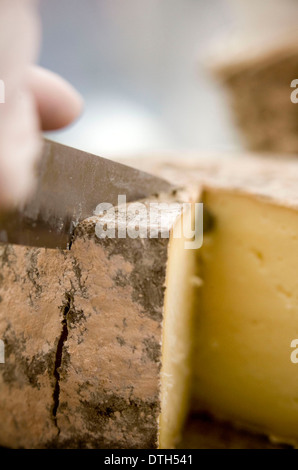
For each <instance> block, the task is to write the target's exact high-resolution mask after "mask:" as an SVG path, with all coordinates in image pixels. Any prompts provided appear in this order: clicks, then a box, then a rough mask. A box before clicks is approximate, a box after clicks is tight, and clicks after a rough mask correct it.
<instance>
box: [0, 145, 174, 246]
mask: <svg viewBox="0 0 298 470" xmlns="http://www.w3.org/2000/svg"><path fill="white" fill-rule="evenodd" d="M171 189H173V187H172V186H171V184H170V183H168V182H167V181H164V180H162V179H160V178H157V177H155V176H153V175H150V174H148V173H145V172H142V171H139V170H137V169H135V168H131V167H129V166H126V165H123V164H120V163H116V162H114V161H111V160H108V159H105V158H102V157H98V156H96V155H92V154H90V153H86V152H83V151H81V150H78V149H74V148H71V147H68V146H65V145H62V144H59V143H56V142H51V141H48V140H46V141H45V143H44V151H43V156H42V158H41V159H40V164H39V167H38V169H37V188H36V190H35V193H34V195H33V197H31V198H30V200H29V201H28V202H27V203H26V204H24V205H23V207H20V208H18V209H17V210H16V211H14V212H13V213H9V214H1V215H0V241H1V242H4V243H14V244H21V245H28V246H36V247H46V248H62V249H67V248H68V246H69V243H70V241H71V236H72V233H73V229H74V225H75V224H76V223H77V222H80V221H81V220H83V219H85V218H87V217H90V216H92V215H93V212H94V210H95V209H96V207H97V205H98V204H100V203H102V202H106V203H110V204H113V205H117V201H118V195H122V194H123V195H126V199H127V202H129V201H136V200H138V199H142V198H145V197H148V196H150V195H153V194H155V193H159V192H169V191H170V190H171Z"/></svg>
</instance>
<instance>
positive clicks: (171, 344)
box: [159, 210, 196, 449]
mask: <svg viewBox="0 0 298 470" xmlns="http://www.w3.org/2000/svg"><path fill="white" fill-rule="evenodd" d="M182 218H184V219H188V220H187V221H186V222H184V221H181V220H180V219H178V221H177V222H176V223H177V224H180V225H183V223H185V225H187V226H189V224H191V222H192V218H193V217H192V211H191V210H189V211H186V212H185V213H184V214H183V215H182ZM185 242H186V238H184V237H181V238H174V236H173V232H172V236H171V238H170V242H169V248H168V250H169V258H168V266H167V277H166V286H167V289H166V294H165V305H164V318H163V337H162V368H161V414H160V417H159V447H160V448H162V449H168V448H172V447H174V446H176V445H177V444H178V442H179V441H180V439H181V431H182V428H183V424H184V421H185V418H186V415H187V412H188V411H189V402H190V392H191V380H192V350H193V343H192V339H193V338H192V334H193V331H192V330H193V314H194V308H193V306H194V295H195V292H196V286H195V282H194V277H195V272H196V258H195V256H194V251H193V250H188V249H185Z"/></svg>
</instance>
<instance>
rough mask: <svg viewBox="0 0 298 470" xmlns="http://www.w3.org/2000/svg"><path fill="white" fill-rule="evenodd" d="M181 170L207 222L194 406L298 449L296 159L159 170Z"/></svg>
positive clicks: (211, 162)
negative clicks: (196, 188) (196, 191)
mask: <svg viewBox="0 0 298 470" xmlns="http://www.w3.org/2000/svg"><path fill="white" fill-rule="evenodd" d="M177 166H178V167H180V171H182V168H183V176H182V178H183V179H184V181H186V180H187V181H188V185H191V184H192V183H195V184H196V182H198V181H200V183H201V187H203V193H202V196H201V198H200V200H202V201H203V203H204V211H205V218H204V222H205V224H206V222H208V220H209V222H208V225H207V226H206V227H205V230H204V242H203V246H202V248H201V249H199V250H197V252H196V253H195V254H194V256H195V257H196V262H195V264H196V272H195V278H196V279H197V282H196V285H197V291H196V292H195V294H194V296H193V297H192V298H189V300H188V302H190V303H191V304H192V308H193V317H192V318H193V321H194V323H193V326H192V335H191V338H190V339H191V341H192V342H193V344H194V351H193V358H192V364H191V367H192V371H193V377H192V410H193V411H199V412H204V413H209V414H210V415H212V416H214V417H216V418H218V419H219V420H222V421H223V422H230V423H233V424H234V426H236V427H238V428H244V429H248V430H250V431H255V432H257V433H261V434H264V435H267V436H269V437H270V438H271V439H272V440H273V441H278V442H284V443H290V444H293V445H297V443H298V427H297V424H298V369H297V364H296V363H293V361H292V353H293V347H292V341H293V340H294V339H297V338H298V281H297V279H298V263H297V260H298V184H297V183H298V164H297V161H296V160H295V159H289V160H286V161H282V160H281V159H276V160H270V159H268V160H267V159H259V158H253V157H251V158H244V157H243V158H242V159H240V158H239V159H236V158H234V159H233V158H232V159H223V160H221V161H219V160H218V159H216V158H211V157H210V158H209V159H208V160H203V159H200V160H198V161H197V162H196V163H195V162H194V161H184V162H183V163H182V162H181V163H177V162H172V163H167V164H158V163H156V169H155V171H156V172H157V173H159V174H162V175H163V176H167V177H168V178H170V179H172V180H174V181H176V182H177V183H178V182H179V180H180V181H181V179H182V178H181V173H180V172H179V169H177ZM143 167H145V168H146V165H145V164H143ZM153 168H154V165H153ZM176 269H179V263H177V265H176ZM199 280H200V282H199ZM182 310H183V309H182ZM181 315H183V314H182V313H181Z"/></svg>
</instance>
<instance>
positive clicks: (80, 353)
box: [0, 157, 298, 448]
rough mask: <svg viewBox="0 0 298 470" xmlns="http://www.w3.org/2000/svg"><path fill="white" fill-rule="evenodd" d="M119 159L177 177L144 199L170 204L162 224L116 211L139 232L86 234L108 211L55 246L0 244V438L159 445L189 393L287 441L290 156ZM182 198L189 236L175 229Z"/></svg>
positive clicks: (293, 229)
mask: <svg viewBox="0 0 298 470" xmlns="http://www.w3.org/2000/svg"><path fill="white" fill-rule="evenodd" d="M133 163H134V164H135V165H139V166H141V167H142V168H143V169H147V170H150V171H151V172H155V173H156V174H159V175H161V176H164V177H166V178H167V179H169V180H171V181H172V182H174V183H176V184H178V185H180V186H182V187H184V188H187V191H184V192H183V193H179V194H171V195H160V196H159V197H157V198H156V199H154V200H153V201H143V202H144V205H145V207H149V205H150V203H151V202H155V203H156V202H168V203H173V204H174V203H175V204H174V205H172V206H167V208H166V209H165V210H164V211H163V217H162V223H161V226H159V225H158V224H157V219H156V218H154V217H153V218H149V219H148V217H147V215H146V214H145V215H142V214H141V212H142V211H140V213H138V214H137V213H136V212H135V213H134V214H132V215H131V217H130V218H127V219H125V220H126V221H125V223H124V228H125V229H126V230H127V229H128V228H130V229H131V230H132V232H134V231H138V232H139V234H140V233H142V234H143V235H144V233H145V232H146V231H148V230H149V231H152V233H154V234H155V236H154V237H151V238H150V237H144V236H142V237H141V236H135V237H126V238H121V237H120V236H115V237H105V238H101V237H100V236H99V233H102V230H106V227H107V226H109V224H110V222H111V220H112V219H111V217H113V211H112V212H111V213H107V214H105V215H102V216H99V215H97V216H94V217H91V218H90V219H87V220H85V221H83V222H82V223H81V224H80V225H79V226H78V227H77V229H76V233H75V238H74V241H73V244H72V246H71V249H70V250H68V251H65V252H62V251H56V250H44V249H34V248H26V247H20V246H11V245H8V246H2V247H1V256H0V261H1V265H2V269H1V283H0V296H1V302H0V339H1V340H3V341H4V345H5V363H4V364H0V418H1V428H0V444H1V445H2V446H8V447H26V448H30V447H41V448H44V447H50V448H54V447H67V448H77V447H79V448H155V447H161V448H171V447H174V446H175V445H176V444H177V443H178V441H179V438H180V435H181V430H182V427H183V423H184V421H185V418H186V415H187V412H188V410H189V408H190V407H191V409H193V410H199V411H203V412H207V413H210V414H211V415H213V416H215V417H217V418H219V419H221V420H223V421H229V422H231V423H233V425H235V426H240V427H243V428H247V429H249V430H252V431H257V432H260V433H263V434H266V435H267V436H270V437H273V438H277V439H279V440H280V441H281V442H287V443H294V444H296V443H297V441H298V432H297V430H296V422H297V423H298V416H297V410H298V407H297V403H298V379H297V377H298V370H297V371H296V367H298V366H297V364H296V365H295V364H293V363H292V362H291V353H292V349H291V341H292V340H293V339H295V338H298V327H297V325H298V307H297V305H298V303H297V298H296V297H297V296H298V285H297V282H296V279H298V276H297V274H298V263H296V251H298V189H297V188H298V184H297V183H298V163H297V161H295V160H287V159H282V160H270V159H267V160H264V159H259V158H253V157H250V158H248V157H247V158H245V157H243V158H241V159H240V158H239V159H236V158H234V159H228V158H225V159H220V158H211V157H210V158H207V159H204V158H201V157H200V158H193V159H189V160H184V161H178V160H177V161H174V160H172V161H170V162H165V161H164V162H162V161H153V160H151V161H149V160H147V161H146V162H145V161H143V162H140V161H136V162H133ZM184 201H191V202H194V201H198V202H199V201H202V202H203V203H204V242H203V246H202V247H201V248H198V249H185V241H186V240H185V238H183V237H180V238H179V237H178V238H176V237H174V233H175V229H176V227H177V225H178V224H180V223H181V219H182V220H183V221H185V222H186V223H190V222H193V211H192V210H189V211H187V210H184V211H181V203H182V202H184ZM142 207H144V206H142ZM121 211H122V208H120V207H118V208H116V210H115V213H116V214H119V213H120V212H121ZM140 214H141V215H140ZM120 220H121V219H117V223H116V225H115V227H114V228H115V230H116V232H117V234H118V235H119V230H120V232H121V230H123V223H122V222H123V221H122V222H121V224H120V225H119V223H120V222H119V221H120ZM121 233H122V234H123V231H122V232H121ZM167 233H170V238H167V236H166V235H167ZM297 254H298V253H297ZM296 266H297V267H296Z"/></svg>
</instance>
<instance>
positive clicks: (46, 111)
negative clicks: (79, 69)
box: [28, 66, 83, 131]
mask: <svg viewBox="0 0 298 470" xmlns="http://www.w3.org/2000/svg"><path fill="white" fill-rule="evenodd" d="M28 86H29V89H30V91H31V93H32V94H33V97H34V98H35V101H36V105H37V111H38V114H39V117H40V123H41V128H42V129H43V130H45V131H49V130H55V129H60V128H62V127H65V126H67V125H69V124H70V123H72V122H73V121H74V120H75V119H77V118H78V117H79V116H80V114H81V112H82V108H83V100H82V97H81V96H80V95H79V93H78V92H77V91H76V90H75V89H74V88H73V87H72V86H71V85H70V84H69V83H68V82H66V81H65V80H64V79H63V78H61V77H59V76H58V75H56V74H55V73H53V72H50V71H48V70H46V69H43V68H41V67H37V66H34V67H31V68H30V71H29V74H28Z"/></svg>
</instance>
